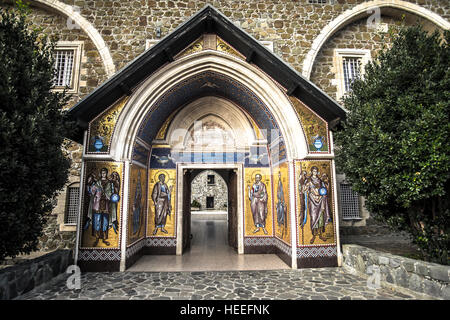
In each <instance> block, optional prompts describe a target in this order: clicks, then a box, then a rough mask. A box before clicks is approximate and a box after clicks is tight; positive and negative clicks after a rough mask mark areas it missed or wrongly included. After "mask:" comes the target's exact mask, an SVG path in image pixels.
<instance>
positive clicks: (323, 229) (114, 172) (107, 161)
mask: <svg viewBox="0 0 450 320" xmlns="http://www.w3.org/2000/svg"><path fill="white" fill-rule="evenodd" d="M207 17H209V18H212V19H217V20H214V21H215V22H214V23H216V24H217V26H225V23H226V24H227V27H229V25H228V22H224V21H222V20H221V19H224V17H223V16H220V15H218V13H217V12H216V11H215V10H214V9H213V8H212V7H210V6H207V7H205V9H204V10H202V11H201V12H199V13H198V14H197V15H196V16H194V17H193V18H191V20H190V21H189V23H187V24H185V25H183V26H181V27H180V28H181V29H178V30H177V31H175V32H174V34H173V35H169V36H168V37H167V38H165V39H163V40H162V41H161V42H160V43H158V44H157V45H155V46H154V47H152V48H151V49H150V50H148V51H147V52H145V53H144V54H142V55H141V56H140V57H138V58H137V59H136V60H135V61H134V62H133V63H131V64H129V65H128V66H127V67H126V68H125V69H123V70H121V71H120V72H119V73H118V74H116V75H115V76H113V77H112V78H110V79H109V80H108V81H107V82H106V83H105V84H103V85H102V86H101V87H99V88H98V89H97V90H95V91H94V92H93V93H91V94H90V95H89V96H87V97H86V98H85V99H84V100H83V101H82V102H80V103H79V104H78V105H76V106H75V107H73V108H72V109H71V111H70V113H71V116H72V117H73V118H75V119H76V120H77V122H78V125H79V126H81V127H84V128H85V130H86V131H85V134H84V145H85V152H84V157H83V160H84V161H83V169H82V190H83V191H82V195H81V197H80V203H81V205H80V215H79V217H80V218H79V222H78V230H79V231H78V237H77V250H76V260H77V262H78V263H79V265H80V266H81V267H82V268H83V269H85V270H92V269H95V270H119V269H120V270H125V269H126V268H127V267H129V266H130V265H132V264H133V263H134V262H135V261H136V260H137V259H138V258H139V257H140V256H142V255H143V254H182V253H183V249H184V247H185V243H187V239H188V238H187V236H188V235H189V234H188V229H186V223H185V222H186V221H187V220H186V217H187V216H186V213H187V212H189V210H190V197H189V195H188V193H187V190H189V185H188V184H189V181H190V178H189V175H190V172H191V170H202V169H206V168H209V169H215V170H226V172H227V176H228V179H229V181H227V183H228V190H229V194H232V196H231V198H232V201H231V206H230V207H231V208H232V210H231V209H229V210H231V211H232V212H233V215H232V216H233V217H235V218H233V219H234V222H233V223H234V224H233V226H234V227H233V228H235V229H233V230H236V231H235V235H236V237H235V238H236V239H235V240H236V241H234V242H233V243H235V244H236V249H237V251H238V252H239V253H241V254H248V253H276V254H277V255H278V256H279V257H280V258H281V259H282V260H283V261H285V262H286V263H287V264H288V265H289V266H291V267H292V268H296V267H297V266H301V267H308V266H334V265H337V263H338V256H339V255H340V252H339V237H338V234H337V223H338V219H337V215H336V214H337V208H336V206H337V202H336V200H335V198H336V194H335V191H336V188H335V182H334V181H335V179H334V164H333V150H332V141H331V134H330V132H329V128H328V122H333V123H336V121H337V120H338V119H339V118H340V117H343V116H345V112H344V111H343V110H342V109H341V108H340V107H339V106H337V105H336V103H335V102H334V101H332V100H331V99H330V98H329V97H327V96H326V95H325V94H324V93H323V92H321V91H320V90H318V89H317V87H315V86H314V85H312V84H311V83H309V82H307V81H305V80H304V79H303V78H301V77H300V76H299V75H297V74H292V70H291V69H289V68H286V66H285V65H283V64H282V63H281V62H280V61H279V60H277V59H278V58H276V57H275V56H271V57H270V59H268V58H265V59H268V60H266V61H267V64H268V65H270V67H271V68H274V67H276V70H279V71H277V72H279V73H280V74H278V73H276V74H275V76H276V77H275V78H273V77H271V76H269V74H268V73H266V72H265V71H263V70H264V69H263V68H261V67H266V65H265V64H262V65H255V64H253V63H252V62H251V60H252V59H253V57H254V56H255V55H257V56H258V55H261V57H265V55H267V52H263V51H260V48H259V47H258V46H259V44H257V43H256V42H255V41H254V40H252V39H247V40H246V41H247V42H246V43H245V46H248V47H250V48H254V49H256V50H257V51H256V53H252V54H251V55H249V56H248V57H246V58H245V59H244V56H243V55H242V54H237V53H236V51H235V49H232V48H231V45H232V44H233V43H231V44H230V45H228V44H226V43H225V42H224V41H223V40H222V39H221V38H220V37H219V35H217V34H212V33H211V32H212V30H213V29H211V28H210V27H208V24H204V23H203V22H204V20H203V19H207ZM196 26H197V27H198V28H197V27H196ZM183 28H192V30H196V31H198V30H202V28H206V29H205V30H204V31H203V33H201V34H200V35H198V38H195V37H193V36H192V34H191V33H189V32H187V31H183ZM232 28H236V27H235V26H232ZM218 30H221V29H220V28H219V29H218ZM239 33H242V31H241V30H238V29H236V30H234V33H233V34H239ZM188 34H189V36H190V38H186V37H187V35H188ZM185 38H186V39H185ZM195 39H196V40H195ZM192 41H194V42H192ZM236 41H237V40H236ZM219 43H220V46H219V45H218V44H219ZM236 45H239V44H238V43H236ZM173 47H176V48H178V49H177V50H176V52H173V53H172V49H171V48H173ZM192 48H195V50H193V49H192ZM198 48H200V49H198ZM219 48H220V50H219ZM223 48H228V49H226V50H225V51H223ZM242 48H244V47H242ZM242 48H241V49H242ZM242 50H244V49H242ZM261 50H262V49H261ZM264 50H265V49H264ZM241 53H242V52H241ZM166 60H167V61H166ZM158 66H159V67H158ZM272 70H274V69H272ZM287 80H288V81H287ZM289 81H292V82H289ZM280 82H281V83H286V82H288V83H289V85H290V87H289V88H286V86H283V85H281V84H280ZM292 84H293V85H292ZM291 85H292V86H291ZM296 95H298V96H300V97H305V101H309V103H310V104H311V106H312V107H311V106H309V105H307V104H306V103H305V102H303V101H302V100H301V99H299V98H298V97H297V96H296ZM86 123H87V124H86ZM219 140H220V141H219ZM313 169H314V170H313ZM317 173H320V176H317ZM313 174H314V175H315V176H313ZM304 178H307V179H315V180H314V181H316V182H315V185H314V184H311V183H309V184H308V181H309V180H305V179H304ZM302 179H303V180H302ZM311 181H312V180H311ZM307 187H308V188H309V189H306V188H307ZM319 188H320V190H321V191H320V192H321V193H320V195H319V197H321V198H323V200H322V203H323V206H322V207H321V209H320V210H325V211H326V212H327V215H326V219H325V220H323V222H322V224H321V225H320V226H316V225H315V224H314V223H313V222H312V221H313V220H312V218H314V217H313V214H314V213H313V211H311V210H312V209H311V208H312V207H311V208H309V205H308V206H307V207H305V206H304V204H307V203H309V202H311V201H312V200H311V199H310V198H308V197H309V196H308V195H310V194H312V193H311V192H319V191H318V190H319ZM316 189H317V190H316ZM230 190H231V191H230ZM309 190H311V191H309ZM312 190H315V191H312ZM305 196H306V197H307V198H306V199H305V198H302V197H305ZM102 197H103V198H102ZM98 199H103V207H102V202H101V201H100V202H98ZM186 199H188V201H186ZM96 201H97V202H96ZM311 205H312V204H311ZM316 211H317V210H316ZM319 214H323V213H319ZM305 215H311V217H310V218H309V219H304V220H301V223H300V224H299V217H300V216H302V217H303V216H305ZM314 219H315V218H314ZM314 221H316V220H314ZM300 226H301V227H300ZM318 234H320V237H316V235H318ZM299 239H301V241H300V240H299Z"/></svg>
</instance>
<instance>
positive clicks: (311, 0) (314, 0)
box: [308, 0, 332, 4]
mask: <svg viewBox="0 0 450 320" xmlns="http://www.w3.org/2000/svg"><path fill="white" fill-rule="evenodd" d="M328 1H330V2H331V1H332V0H308V3H312V4H326V3H328Z"/></svg>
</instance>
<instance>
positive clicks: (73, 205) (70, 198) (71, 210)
mask: <svg viewBox="0 0 450 320" xmlns="http://www.w3.org/2000/svg"><path fill="white" fill-rule="evenodd" d="M79 196H80V188H79V187H68V188H67V205H66V214H65V216H64V224H77V218H78V201H79Z"/></svg>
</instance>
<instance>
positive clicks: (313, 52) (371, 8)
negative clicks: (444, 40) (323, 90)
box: [302, 0, 450, 79]
mask: <svg viewBox="0 0 450 320" xmlns="http://www.w3.org/2000/svg"><path fill="white" fill-rule="evenodd" d="M385 9H398V10H401V11H403V12H406V13H411V14H414V15H417V16H419V17H422V18H425V19H426V20H428V21H431V22H432V23H434V24H435V25H436V26H437V27H439V28H441V29H443V30H448V29H450V22H449V21H447V20H445V19H444V18H442V17H441V16H439V15H438V14H436V13H434V12H432V11H430V10H428V9H426V8H424V7H422V6H420V5H417V4H414V3H411V2H407V1H401V0H393V1H392V0H374V1H367V2H364V3H361V4H359V5H357V6H355V7H353V8H352V9H349V10H347V11H345V12H344V13H342V14H341V15H339V16H338V17H337V18H335V19H334V20H333V21H331V22H330V23H329V24H328V25H326V26H325V27H324V28H323V29H322V31H321V32H320V34H319V36H317V38H316V39H315V40H314V42H313V44H312V46H311V49H310V50H309V52H308V54H307V55H306V57H305V60H304V61H303V71H302V74H303V76H304V77H305V78H307V79H309V78H310V76H311V72H312V69H313V65H314V63H315V60H316V57H317V54H318V53H319V51H320V49H321V48H322V46H323V45H324V44H325V43H326V42H327V41H328V39H330V38H331V37H332V36H333V35H334V34H335V33H336V32H338V31H339V30H341V29H342V28H344V27H345V26H347V25H348V24H350V23H352V22H354V21H356V20H359V19H361V18H364V17H368V23H369V22H370V23H376V19H377V15H378V14H380V12H382V11H381V10H385Z"/></svg>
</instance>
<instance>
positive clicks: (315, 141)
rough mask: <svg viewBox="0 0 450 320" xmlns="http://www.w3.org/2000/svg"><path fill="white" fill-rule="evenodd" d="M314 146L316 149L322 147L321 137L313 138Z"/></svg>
mask: <svg viewBox="0 0 450 320" xmlns="http://www.w3.org/2000/svg"><path fill="white" fill-rule="evenodd" d="M314 147H315V148H316V149H317V150H320V149H322V147H323V142H322V139H321V138H317V139H315V140H314Z"/></svg>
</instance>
